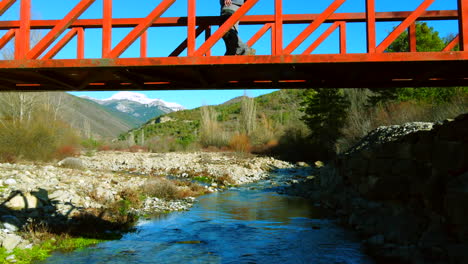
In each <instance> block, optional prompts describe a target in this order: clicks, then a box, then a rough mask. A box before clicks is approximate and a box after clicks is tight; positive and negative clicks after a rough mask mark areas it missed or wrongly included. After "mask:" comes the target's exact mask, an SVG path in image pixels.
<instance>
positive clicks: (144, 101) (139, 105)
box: [82, 92, 185, 123]
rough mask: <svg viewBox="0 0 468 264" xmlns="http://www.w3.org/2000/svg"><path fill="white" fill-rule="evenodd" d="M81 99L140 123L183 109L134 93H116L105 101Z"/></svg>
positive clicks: (175, 104) (86, 97) (179, 106)
mask: <svg viewBox="0 0 468 264" xmlns="http://www.w3.org/2000/svg"><path fill="white" fill-rule="evenodd" d="M82 98H84V99H88V100H92V101H94V102H96V103H98V104H100V105H103V106H105V107H107V108H109V109H111V110H112V111H118V112H121V113H125V114H128V115H131V116H133V117H135V118H137V119H138V120H140V121H141V122H142V123H144V122H146V121H148V120H150V119H152V118H154V117H157V116H160V115H163V114H167V113H170V112H174V111H180V110H184V109H185V108H184V107H183V106H182V105H180V104H177V103H171V102H166V101H163V100H161V99H151V98H148V97H147V96H146V95H144V94H141V93H135V92H118V93H116V94H114V95H112V96H111V97H109V98H107V99H101V100H99V99H95V98H92V97H89V96H82Z"/></svg>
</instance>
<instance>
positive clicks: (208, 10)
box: [0, 0, 458, 108]
mask: <svg viewBox="0 0 468 264" xmlns="http://www.w3.org/2000/svg"><path fill="white" fill-rule="evenodd" d="M17 2H19V0H18V1H17ZM160 2H161V0H132V1H128V0H114V4H113V5H114V6H113V16H114V17H115V18H126V17H127V18H129V17H145V16H146V15H148V14H149V12H151V10H152V9H153V8H154V7H156V6H157V4H159V3H160ZM332 2H333V0H283V11H284V13H285V14H309V13H320V12H322V11H323V10H324V9H325V8H326V7H328V6H329V4H331V3H332ZM77 3H79V0H32V10H33V19H61V18H63V17H64V16H65V15H66V14H67V13H68V12H69V11H70V10H71V9H72V8H73V7H74V6H75V5H76V4H77ZM421 3H422V0H376V10H377V11H378V12H384V11H411V10H414V9H415V8H416V7H417V6H418V5H420V4H421ZM456 8H457V0H436V1H435V2H434V3H433V4H432V5H431V7H430V8H429V10H453V9H456ZM18 9H19V3H16V4H15V5H14V6H13V7H12V8H10V10H8V11H7V12H6V13H5V14H4V15H2V17H1V20H16V19H18V16H19V15H18V14H19V12H18ZM219 9H220V7H219V0H197V15H198V16H215V15H218V14H219ZM101 10H102V0H96V2H95V3H94V4H93V5H92V6H91V7H90V8H89V9H88V10H87V11H86V12H85V13H84V14H83V15H82V16H81V17H80V18H101V17H102V11H101ZM364 11H365V0H347V1H346V2H345V3H344V4H343V5H342V6H341V7H340V8H339V9H338V11H337V12H364ZM248 14H250V15H258V14H274V0H259V2H258V3H257V4H256V6H255V7H254V8H253V9H252V10H251V11H250V12H249V13H248ZM186 15H187V1H186V0H177V1H176V2H175V3H174V4H173V6H172V7H170V8H169V10H168V11H167V12H166V13H165V14H164V15H163V16H164V17H183V16H186ZM397 24H398V23H394V22H389V23H379V24H378V25H377V41H378V42H380V41H382V40H383V39H384V38H385V37H386V36H387V35H388V33H389V31H390V30H391V29H392V28H393V27H394V26H396V25H397ZM429 24H430V25H431V26H433V27H434V28H435V29H436V30H437V31H439V32H440V34H441V36H446V35H447V34H449V33H457V31H458V29H457V23H456V22H453V21H450V22H430V23H429ZM306 26H307V25H285V26H284V45H285V46H286V45H288V44H289V43H290V42H291V41H292V40H293V39H294V38H295V37H296V36H297V35H298V34H299V33H300V32H301V31H302V30H303V29H304V28H305V27H306ZM328 26H329V25H322V26H321V27H320V28H319V29H318V30H317V31H316V32H314V34H312V35H311V36H310V37H309V38H308V39H307V40H306V41H305V42H304V44H302V45H300V46H299V47H298V49H297V50H296V51H295V53H301V52H302V51H303V50H304V49H306V48H307V47H308V46H309V45H310V44H311V43H312V42H313V41H314V40H315V39H316V38H317V37H318V36H320V34H321V33H322V32H323V31H325V30H326V29H327V27H328ZM260 27H261V26H242V27H241V29H240V36H241V38H242V39H244V40H248V39H249V38H250V37H251V36H252V35H253V34H254V33H255V32H256V31H257V30H258V29H259V28H260ZM215 29H216V28H214V30H215ZM130 30H131V29H114V30H113V39H112V40H113V44H112V45H113V46H115V45H116V44H117V43H118V42H119V41H120V40H121V39H122V38H123V37H124V36H125V35H126V34H127V33H128V32H130ZM4 33H5V31H0V37H1V36H2V35H3V34H4ZM43 34H45V32H43ZM186 34H187V33H186V28H183V27H181V28H152V29H150V30H149V32H148V47H149V49H148V56H150V57H165V56H167V55H168V54H169V53H170V52H171V51H172V50H173V49H174V48H175V47H176V46H177V45H178V44H179V43H180V42H181V41H182V40H184V39H185V38H186ZM347 34H348V39H347V47H348V52H349V53H362V52H365V48H366V44H365V43H366V37H365V24H363V23H348V25H347ZM85 41H86V44H85V48H86V49H85V57H86V58H99V57H100V55H101V54H100V52H101V42H102V41H101V30H99V29H87V30H86V33H85ZM202 43H203V39H202V38H200V39H199V40H198V41H197V45H201V44H202ZM270 43H271V41H270V37H269V36H268V35H265V36H264V37H263V38H262V39H261V40H260V41H259V42H257V43H256V45H255V46H254V48H255V49H256V50H257V54H259V55H267V54H269V52H270V50H271V48H270ZM337 52H338V34H337V32H335V33H334V34H332V35H331V36H330V37H329V38H328V39H327V40H326V41H324V42H323V43H322V45H321V46H319V47H318V48H317V49H316V51H314V53H328V54H330V53H337ZM212 53H213V55H222V54H224V44H223V43H222V41H220V42H218V43H217V44H216V45H215V46H214V47H213V50H212ZM185 55H186V54H185V53H183V54H182V56H185ZM75 56H76V44H75V42H74V41H71V42H70V43H69V45H67V46H66V47H65V48H64V49H63V50H62V51H61V52H60V53H59V54H58V55H57V56H56V58H74V57H75ZM137 56H139V41H138V40H137V41H136V42H135V43H134V45H132V46H131V47H130V48H129V49H128V50H127V51H126V52H125V53H124V54H123V55H122V56H121V57H137ZM271 91H272V90H249V91H248V94H249V95H250V96H258V95H260V94H263V93H268V92H271ZM141 93H145V94H147V95H148V97H150V98H160V99H163V100H165V101H171V102H177V103H180V104H182V105H184V106H186V107H187V108H193V107H197V106H200V105H202V104H203V103H205V104H217V103H222V102H224V101H226V100H229V99H230V98H232V97H235V96H239V95H242V94H243V93H244V91H242V90H237V91H225V90H222V91H219V90H214V91H213V90H211V91H155V92H148V91H145V92H141ZM73 94H77V95H89V96H92V97H96V98H107V97H110V96H111V94H112V93H108V92H82V93H73Z"/></svg>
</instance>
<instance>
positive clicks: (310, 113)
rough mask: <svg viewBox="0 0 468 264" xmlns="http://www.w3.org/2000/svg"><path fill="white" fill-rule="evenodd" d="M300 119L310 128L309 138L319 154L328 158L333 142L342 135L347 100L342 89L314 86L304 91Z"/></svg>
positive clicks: (332, 148) (332, 149)
mask: <svg viewBox="0 0 468 264" xmlns="http://www.w3.org/2000/svg"><path fill="white" fill-rule="evenodd" d="M302 106H303V108H302V109H301V110H302V111H303V112H304V117H303V118H302V120H303V121H304V122H305V123H306V124H307V126H308V127H309V129H310V132H311V133H310V140H311V143H312V145H314V146H315V147H316V149H315V151H317V150H318V151H319V153H318V154H319V155H320V156H321V157H323V158H325V159H330V158H332V157H333V156H334V155H335V143H336V141H337V139H338V138H339V137H340V136H341V135H342V134H341V129H342V128H343V126H344V124H345V121H346V110H347V109H348V107H349V102H348V100H347V99H346V97H345V96H344V93H343V91H342V89H332V88H315V89H309V90H306V91H305V92H304V101H303V103H302Z"/></svg>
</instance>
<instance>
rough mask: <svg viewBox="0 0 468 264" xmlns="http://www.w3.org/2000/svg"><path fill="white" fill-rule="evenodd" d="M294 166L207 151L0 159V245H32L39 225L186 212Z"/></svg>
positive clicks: (108, 223) (105, 222)
mask: <svg viewBox="0 0 468 264" xmlns="http://www.w3.org/2000/svg"><path fill="white" fill-rule="evenodd" d="M292 166H293V165H292V164H290V163H287V162H283V161H279V160H275V159H273V158H266V157H255V156H249V157H247V156H240V155H236V154H235V153H206V152H197V153H166V154H155V153H130V152H97V153H95V154H94V155H92V156H81V157H76V158H67V159H65V160H62V161H60V162H58V163H54V164H33V163H23V164H8V163H3V164H2V163H0V199H1V205H0V216H1V217H0V245H1V246H2V247H4V248H5V249H6V250H8V251H10V252H11V251H12V250H13V249H14V248H16V247H19V248H28V247H32V245H33V241H30V240H28V239H27V234H26V233H27V231H28V230H30V228H31V226H32V225H33V224H35V225H37V224H39V223H42V224H45V225H47V226H48V227H49V228H56V230H61V231H63V230H74V232H77V231H78V232H79V230H80V228H82V226H83V222H84V221H87V222H88V223H92V224H91V225H92V226H101V227H102V229H99V230H91V232H109V231H112V230H116V231H119V230H121V229H123V228H124V225H122V224H123V223H127V222H128V221H129V219H128V217H129V215H148V214H155V213H161V212H169V211H175V210H186V209H188V208H190V207H191V206H192V204H193V203H194V201H195V200H196V199H195V197H194V196H196V195H200V194H203V193H207V192H214V191H218V190H220V189H222V188H225V186H227V185H237V184H244V183H248V182H253V181H257V180H260V179H263V178H265V177H267V176H268V172H269V171H271V170H274V169H278V168H289V167H292ZM194 180H197V181H200V182H199V183H197V181H194ZM152 186H153V187H152ZM151 188H152V189H151ZM161 188H163V189H161ZM164 188H165V189H164ZM143 193H145V195H144V197H142V194H143ZM158 196H160V197H158ZM136 200H137V201H136ZM136 203H138V206H134V205H135V204H136ZM111 207H112V209H114V211H112V210H110V208H111ZM116 215H118V217H117V216H116ZM119 217H120V219H118V221H116V218H119ZM122 217H123V218H125V219H122ZM116 222H117V224H116ZM73 226H75V227H76V228H73ZM106 229H108V230H106ZM12 260H14V257H13V258H12Z"/></svg>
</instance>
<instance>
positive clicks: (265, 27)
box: [246, 23, 273, 47]
mask: <svg viewBox="0 0 468 264" xmlns="http://www.w3.org/2000/svg"><path fill="white" fill-rule="evenodd" d="M272 27H273V24H272V23H268V24H265V25H263V27H262V28H261V29H260V30H259V31H258V32H257V33H255V35H253V36H252V38H251V39H249V41H247V43H246V44H247V46H249V47H252V46H253V45H254V44H255V43H256V42H257V41H258V40H259V39H260V38H261V37H263V35H265V33H266V32H267V31H268V30H270V29H271V28H272Z"/></svg>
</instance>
